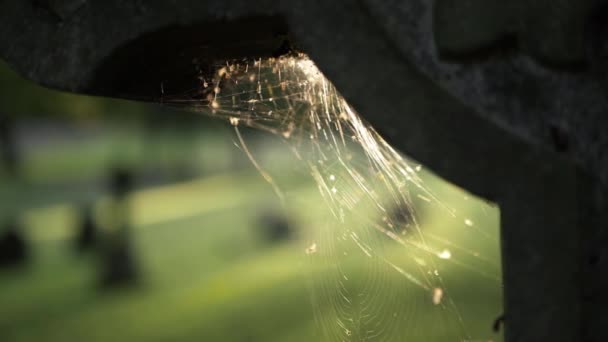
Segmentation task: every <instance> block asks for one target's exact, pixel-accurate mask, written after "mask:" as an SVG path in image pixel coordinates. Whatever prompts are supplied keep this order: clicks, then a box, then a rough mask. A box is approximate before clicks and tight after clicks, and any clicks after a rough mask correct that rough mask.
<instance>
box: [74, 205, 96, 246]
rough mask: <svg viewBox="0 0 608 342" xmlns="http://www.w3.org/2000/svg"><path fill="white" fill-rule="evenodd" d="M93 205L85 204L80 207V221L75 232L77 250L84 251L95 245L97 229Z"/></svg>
mask: <svg viewBox="0 0 608 342" xmlns="http://www.w3.org/2000/svg"><path fill="white" fill-rule="evenodd" d="M94 209H95V207H94V206H93V205H85V206H83V207H82V208H81V209H80V215H81V217H80V222H79V226H78V227H77V229H78V231H77V233H76V241H75V244H76V248H77V249H78V251H86V250H90V249H91V248H93V247H95V246H96V245H97V240H98V233H99V232H98V231H99V228H98V227H97V222H96V220H95V210H94Z"/></svg>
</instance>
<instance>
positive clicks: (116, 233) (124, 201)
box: [101, 167, 138, 288]
mask: <svg viewBox="0 0 608 342" xmlns="http://www.w3.org/2000/svg"><path fill="white" fill-rule="evenodd" d="M110 190H111V192H112V196H113V198H112V201H113V203H112V210H111V213H110V215H111V222H112V224H111V225H112V227H108V228H110V229H109V232H108V237H107V240H106V242H105V246H104V249H103V251H102V272H103V273H102V279H101V282H102V284H101V285H102V286H103V287H104V288H115V287H123V286H128V285H134V284H135V283H136V282H137V278H138V271H137V266H136V262H135V258H134V255H133V251H132V246H131V241H130V230H131V228H130V222H129V212H130V211H129V203H128V201H129V200H128V195H129V193H130V192H131V191H132V190H133V174H132V172H131V171H130V170H128V169H127V168H123V167H117V168H115V169H113V170H112V171H111V174H110Z"/></svg>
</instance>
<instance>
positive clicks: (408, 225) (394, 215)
mask: <svg viewBox="0 0 608 342" xmlns="http://www.w3.org/2000/svg"><path fill="white" fill-rule="evenodd" d="M386 221H387V224H388V225H389V227H390V228H392V229H393V230H394V231H396V232H399V233H402V234H406V233H408V232H409V231H410V230H411V229H412V227H414V226H415V221H414V215H413V214H412V211H411V209H410V208H408V207H407V206H405V205H403V206H392V207H391V209H390V210H389V213H388V216H387V218H386Z"/></svg>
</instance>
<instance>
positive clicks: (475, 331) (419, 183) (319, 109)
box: [163, 54, 502, 341]
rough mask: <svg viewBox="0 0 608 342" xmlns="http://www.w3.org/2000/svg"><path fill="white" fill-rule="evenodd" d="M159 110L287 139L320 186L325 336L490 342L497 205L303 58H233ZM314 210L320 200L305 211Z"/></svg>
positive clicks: (309, 248) (316, 232)
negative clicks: (369, 116) (410, 155)
mask: <svg viewBox="0 0 608 342" xmlns="http://www.w3.org/2000/svg"><path fill="white" fill-rule="evenodd" d="M199 79H200V83H201V86H200V88H199V89H196V90H195V91H193V92H192V93H190V94H180V95H179V96H174V97H169V98H164V99H163V102H165V103H170V104H173V105H181V106H186V107H188V108H194V109H196V110H199V111H201V112H203V113H209V114H210V115H212V116H214V117H218V118H224V119H226V120H227V121H229V122H230V124H232V125H233V126H234V128H235V131H236V134H237V138H238V141H239V145H240V146H241V148H242V150H243V151H244V152H245V153H246V154H247V156H248V157H249V158H250V159H251V161H252V162H253V164H254V166H255V167H256V169H258V171H259V172H260V173H261V174H262V176H263V177H264V179H265V180H266V181H268V182H269V183H270V184H271V185H272V187H273V189H274V190H275V192H276V193H277V194H278V196H279V197H280V198H281V199H282V200H285V196H284V194H283V191H282V187H281V186H280V184H278V183H279V182H277V181H276V180H275V178H274V177H273V176H272V175H271V173H270V172H267V171H266V169H265V168H264V166H263V165H260V164H259V163H258V162H257V161H256V158H255V157H254V156H253V154H252V153H251V151H250V150H249V149H248V147H247V144H246V141H245V139H244V138H243V136H242V135H241V132H240V127H242V126H246V127H252V128H256V129H261V130H264V131H267V132H270V133H273V134H275V135H277V136H279V137H281V138H282V139H283V140H284V141H285V142H286V143H287V145H288V146H289V148H290V149H291V150H292V151H293V153H294V155H295V156H296V157H297V158H298V160H300V161H301V162H302V165H303V166H305V167H306V169H307V170H308V172H309V173H310V175H311V177H312V178H313V179H314V181H315V183H316V185H317V187H318V190H319V195H320V196H321V197H322V199H323V201H322V202H323V203H324V205H323V210H316V211H315V209H311V212H314V213H315V215H314V218H306V219H307V220H308V222H309V225H308V226H309V227H310V228H309V229H308V230H307V231H306V232H305V234H304V236H303V237H302V239H303V240H304V245H303V248H302V254H303V255H305V257H306V258H308V259H309V260H310V264H311V276H310V284H311V285H310V287H311V293H312V302H313V306H314V309H315V320H316V326H317V329H318V331H319V334H318V335H319V340H327V341H404V340H408V341H489V340H500V339H501V338H500V336H499V335H496V334H493V333H492V331H491V326H492V322H493V319H494V318H496V317H498V316H499V315H500V313H501V301H502V299H501V298H502V297H501V296H502V294H501V292H502V290H501V286H502V285H501V276H500V275H501V269H500V259H499V253H498V249H499V248H498V215H499V214H498V209H497V208H496V207H495V206H492V205H489V204H487V203H484V202H481V201H479V200H475V199H473V198H471V197H470V196H469V195H467V194H465V193H464V192H463V191H462V190H460V189H457V188H456V187H454V186H451V185H445V184H443V181H441V180H439V179H438V178H437V177H435V176H432V175H431V174H430V173H428V172H426V171H425V170H424V169H423V167H422V166H421V165H419V164H418V163H416V162H414V161H411V160H409V159H407V158H405V157H403V156H402V155H401V154H400V153H399V152H397V151H396V150H394V149H393V148H392V147H391V146H390V145H389V144H388V143H387V142H386V141H385V140H384V139H383V138H382V137H381V136H380V135H379V134H378V133H377V132H376V131H375V130H374V129H373V128H372V127H371V126H370V125H368V124H367V123H366V122H364V121H363V120H362V119H361V117H360V116H359V115H358V114H357V113H356V112H355V110H354V109H353V108H352V107H351V106H350V105H349V104H348V103H347V102H346V100H345V99H344V98H343V97H342V96H341V95H340V94H339V93H338V91H337V90H336V88H335V87H334V86H333V85H332V84H331V83H330V82H329V81H328V80H327V79H326V78H325V77H324V75H323V74H322V73H321V72H320V71H319V69H318V68H317V67H316V66H315V64H314V63H313V62H312V61H311V60H310V59H309V58H308V57H306V56H305V55H302V54H297V55H296V54H294V55H290V56H285V57H280V58H267V59H258V60H254V61H251V60H235V61H228V62H225V63H223V64H220V65H216V66H215V68H214V71H213V72H212V73H210V74H207V75H205V74H202V73H201V75H200V78H199ZM309 205H310V206H311V208H313V207H314V205H315V203H312V204H309Z"/></svg>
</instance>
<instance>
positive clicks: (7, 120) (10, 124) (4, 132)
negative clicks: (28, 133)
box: [0, 111, 20, 177]
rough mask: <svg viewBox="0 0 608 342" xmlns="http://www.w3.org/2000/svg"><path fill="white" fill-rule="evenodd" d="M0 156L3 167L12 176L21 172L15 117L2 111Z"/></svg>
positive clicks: (0, 119) (0, 120)
mask: <svg viewBox="0 0 608 342" xmlns="http://www.w3.org/2000/svg"><path fill="white" fill-rule="evenodd" d="M0 158H1V160H2V167H3V168H4V169H5V170H6V172H7V173H8V174H9V175H10V176H11V177H17V176H18V174H19V161H20V158H19V150H18V147H17V140H16V136H15V123H14V121H13V118H12V117H10V116H9V115H6V114H5V113H2V112H1V111H0Z"/></svg>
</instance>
